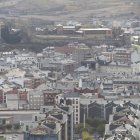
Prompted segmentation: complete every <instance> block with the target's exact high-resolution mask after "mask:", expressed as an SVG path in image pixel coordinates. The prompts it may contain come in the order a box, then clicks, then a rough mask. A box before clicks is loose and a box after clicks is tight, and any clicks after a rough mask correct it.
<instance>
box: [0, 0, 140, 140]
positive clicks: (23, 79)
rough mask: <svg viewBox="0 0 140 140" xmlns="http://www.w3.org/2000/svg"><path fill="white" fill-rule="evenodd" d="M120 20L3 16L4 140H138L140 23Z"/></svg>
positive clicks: (0, 131) (0, 102)
mask: <svg viewBox="0 0 140 140" xmlns="http://www.w3.org/2000/svg"><path fill="white" fill-rule="evenodd" d="M21 1H22V0H21ZM17 3H20V0H19V1H16V0H15V1H13V3H9V2H5V5H3V4H0V11H1V13H2V14H3V12H4V11H5V12H6V11H7V10H8V9H5V10H4V9H3V8H2V9H1V7H3V6H4V7H5V6H6V7H8V6H13V5H15V4H17ZM7 5H8V6H7ZM131 5H132V4H131ZM12 10H13V9H12ZM12 12H13V13H14V14H15V13H16V14H17V11H12ZM24 12H25V11H24ZM9 15H10V16H11V9H9ZM9 15H8V16H9ZM121 16H122V17H125V16H126V15H121ZM121 16H120V17H119V19H116V20H114V17H113V16H111V17H106V16H102V17H101V16H100V17H91V19H90V20H86V21H84V22H83V21H82V20H79V19H77V20H76V19H72V20H70V19H69V20H65V21H64V20H63V21H62V20H59V19H57V20H56V21H55V20H46V19H43V20H42V19H38V18H35V17H34V18H31V19H28V20H27V19H26V20H25V19H24V18H20V17H17V15H16V16H15V15H14V16H13V17H14V18H13V17H12V18H7V17H3V16H2V15H1V14H0V30H1V31H0V140H140V16H136V15H135V13H132V12H131V13H129V18H130V19H129V18H128V15H127V18H124V19H121ZM112 17H113V18H112ZM117 18H118V17H117Z"/></svg>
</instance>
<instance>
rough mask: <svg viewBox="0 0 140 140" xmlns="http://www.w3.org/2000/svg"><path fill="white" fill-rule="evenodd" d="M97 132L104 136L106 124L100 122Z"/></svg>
mask: <svg viewBox="0 0 140 140" xmlns="http://www.w3.org/2000/svg"><path fill="white" fill-rule="evenodd" d="M97 132H98V133H99V134H100V135H101V136H103V135H104V132H105V125H104V124H100V125H99V126H98V127H97Z"/></svg>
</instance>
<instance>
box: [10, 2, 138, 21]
mask: <svg viewBox="0 0 140 140" xmlns="http://www.w3.org/2000/svg"><path fill="white" fill-rule="evenodd" d="M8 1H16V0H8ZM17 1H18V0H17ZM139 7H140V0H21V1H20V2H18V3H16V4H15V5H14V6H11V7H10V8H11V9H14V10H16V11H20V12H22V11H23V12H25V13H26V15H24V17H26V18H28V17H37V18H45V19H50V20H67V19H81V20H82V19H83V20H84V19H86V18H87V17H93V16H97V17H99V16H114V15H115V16H116V15H121V14H128V13H135V15H140V8H139ZM8 8H9V7H8ZM10 8H9V9H10Z"/></svg>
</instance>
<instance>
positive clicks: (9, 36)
mask: <svg viewBox="0 0 140 140" xmlns="http://www.w3.org/2000/svg"><path fill="white" fill-rule="evenodd" d="M1 37H2V39H3V40H4V41H5V42H6V43H8V44H16V43H20V41H21V39H22V31H16V32H12V31H10V27H9V26H4V27H2V28H1Z"/></svg>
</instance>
